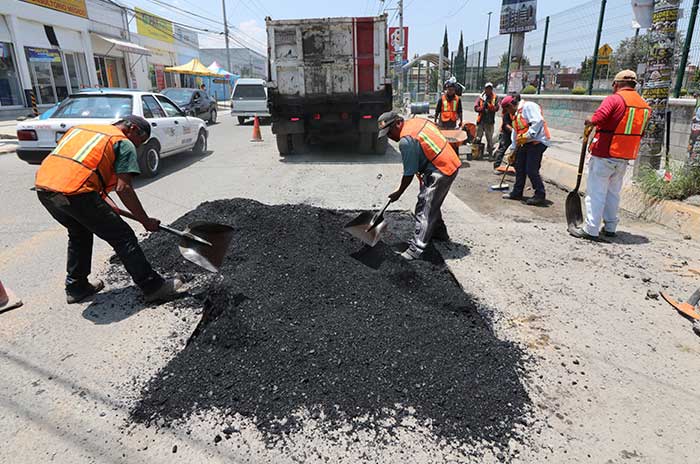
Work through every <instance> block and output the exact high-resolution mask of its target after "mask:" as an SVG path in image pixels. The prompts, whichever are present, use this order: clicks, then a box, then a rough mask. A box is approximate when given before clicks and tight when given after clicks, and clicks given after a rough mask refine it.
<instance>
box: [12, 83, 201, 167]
mask: <svg viewBox="0 0 700 464" xmlns="http://www.w3.org/2000/svg"><path fill="white" fill-rule="evenodd" d="M129 114H135V115H137V116H143V117H144V118H146V119H147V120H148V122H150V123H151V138H149V139H148V141H147V142H146V143H144V144H143V145H142V146H141V147H139V166H140V167H141V173H142V174H143V175H144V176H148V177H153V176H155V175H156V174H157V173H158V168H159V166H160V158H161V157H164V156H170V155H174V154H176V153H181V152H183V151H188V150H192V151H194V152H195V153H198V154H202V153H204V152H205V151H206V150H207V137H208V136H209V133H208V131H207V126H206V123H205V122H204V121H202V120H201V119H199V118H195V117H192V116H186V115H185V113H184V112H183V111H182V110H181V109H180V108H179V107H178V106H177V105H176V104H175V103H173V102H172V101H171V100H169V99H168V97H166V96H164V95H161V94H158V93H152V92H141V91H137V90H109V89H102V90H96V91H89V92H80V93H78V94H75V95H71V96H70V97H68V98H67V99H65V100H64V101H63V102H61V104H60V105H59V106H58V108H56V111H55V112H54V113H53V114H52V115H51V116H50V117H48V118H46V119H32V120H27V121H22V122H19V123H17V138H18V139H19V147H18V148H17V156H18V157H19V158H20V159H22V160H24V161H26V162H27V163H29V164H41V162H42V161H43V159H44V158H46V156H47V155H48V154H49V153H51V150H53V149H54V148H55V147H56V143H57V142H58V140H60V138H61V137H62V136H63V134H65V133H66V131H67V130H68V129H70V128H71V127H73V126H78V125H82V124H112V123H115V122H117V121H118V120H119V119H121V118H122V117H124V116H126V115H129Z"/></svg>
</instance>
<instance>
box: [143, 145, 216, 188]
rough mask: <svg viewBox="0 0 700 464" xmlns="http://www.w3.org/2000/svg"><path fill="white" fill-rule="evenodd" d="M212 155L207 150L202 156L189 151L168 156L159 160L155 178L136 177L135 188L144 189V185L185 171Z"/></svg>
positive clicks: (211, 152) (210, 151) (212, 152)
mask: <svg viewBox="0 0 700 464" xmlns="http://www.w3.org/2000/svg"><path fill="white" fill-rule="evenodd" d="M212 154H214V151H213V150H207V151H206V152H205V153H204V154H203V155H195V154H194V153H193V152H191V151H187V152H184V153H178V154H177V155H172V156H168V157H166V158H163V159H161V160H160V169H159V170H158V175H157V176H155V177H145V176H138V177H136V178H135V179H134V186H135V187H137V188H138V187H145V186H146V185H148V184H150V183H152V182H155V181H158V180H160V179H163V178H165V177H168V176H169V175H170V174H174V173H176V172H178V171H180V170H182V169H185V168H187V167H189V166H191V165H193V164H194V163H197V162H199V161H202V160H203V159H205V158H207V157H209V156H211V155H212Z"/></svg>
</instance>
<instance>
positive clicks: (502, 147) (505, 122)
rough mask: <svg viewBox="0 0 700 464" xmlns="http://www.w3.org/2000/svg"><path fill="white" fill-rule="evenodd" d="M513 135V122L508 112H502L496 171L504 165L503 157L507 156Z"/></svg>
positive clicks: (494, 163)
mask: <svg viewBox="0 0 700 464" xmlns="http://www.w3.org/2000/svg"><path fill="white" fill-rule="evenodd" d="M512 134H513V120H512V118H511V117H510V113H509V112H508V111H506V110H502V114H501V131H500V133H499V135H498V150H496V156H495V159H494V161H493V168H494V169H496V168H498V167H499V166H500V165H501V164H503V157H504V156H505V154H506V151H508V147H510V144H511V137H512Z"/></svg>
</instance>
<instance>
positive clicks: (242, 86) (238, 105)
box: [231, 79, 270, 124]
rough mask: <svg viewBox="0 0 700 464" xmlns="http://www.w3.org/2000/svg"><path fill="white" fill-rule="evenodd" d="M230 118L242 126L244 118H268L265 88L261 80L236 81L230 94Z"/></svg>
mask: <svg viewBox="0 0 700 464" xmlns="http://www.w3.org/2000/svg"><path fill="white" fill-rule="evenodd" d="M231 116H235V117H237V118H238V124H243V123H244V122H245V120H246V118H252V117H253V116H257V117H258V118H269V117H270V110H269V109H268V108H267V86H266V85H265V81H264V80H263V79H238V80H237V81H236V85H235V86H234V87H233V93H232V94H231Z"/></svg>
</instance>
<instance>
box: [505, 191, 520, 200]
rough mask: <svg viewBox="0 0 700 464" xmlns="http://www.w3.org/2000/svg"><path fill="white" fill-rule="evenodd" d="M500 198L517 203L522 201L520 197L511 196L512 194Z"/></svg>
mask: <svg viewBox="0 0 700 464" xmlns="http://www.w3.org/2000/svg"><path fill="white" fill-rule="evenodd" d="M501 198H503V199H504V200H518V201H522V200H523V196H522V195H513V193H512V192H511V193H504V194H503V197H501Z"/></svg>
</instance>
